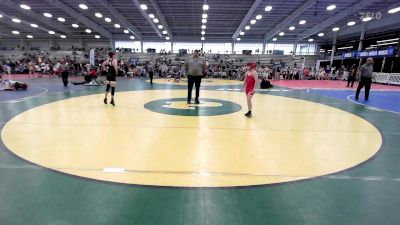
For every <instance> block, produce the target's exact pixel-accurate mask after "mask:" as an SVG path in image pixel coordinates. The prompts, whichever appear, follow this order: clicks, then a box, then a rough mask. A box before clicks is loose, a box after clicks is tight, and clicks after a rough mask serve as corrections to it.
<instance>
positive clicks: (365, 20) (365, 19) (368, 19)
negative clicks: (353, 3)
mask: <svg viewBox="0 0 400 225" xmlns="http://www.w3.org/2000/svg"><path fill="white" fill-rule="evenodd" d="M370 20H372V17H364V18H363V19H362V21H364V22H368V21H370Z"/></svg>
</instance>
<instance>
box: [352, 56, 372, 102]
mask: <svg viewBox="0 0 400 225" xmlns="http://www.w3.org/2000/svg"><path fill="white" fill-rule="evenodd" d="M373 65H374V60H373V59H372V58H368V59H367V63H365V64H364V65H362V66H361V67H360V83H358V87H357V92H356V100H358V96H359V95H360V91H361V89H362V88H363V87H364V86H365V101H368V98H369V90H370V89H371V83H372V73H373Z"/></svg>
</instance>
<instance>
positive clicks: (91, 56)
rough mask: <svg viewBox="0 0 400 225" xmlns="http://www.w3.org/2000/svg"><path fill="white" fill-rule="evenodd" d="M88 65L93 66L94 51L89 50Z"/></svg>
mask: <svg viewBox="0 0 400 225" xmlns="http://www.w3.org/2000/svg"><path fill="white" fill-rule="evenodd" d="M89 63H90V65H92V66H94V49H90V53H89Z"/></svg>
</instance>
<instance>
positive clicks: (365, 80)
mask: <svg viewBox="0 0 400 225" xmlns="http://www.w3.org/2000/svg"><path fill="white" fill-rule="evenodd" d="M371 83H372V78H368V77H361V80H360V83H359V84H358V87H357V92H356V99H358V96H359V95H360V91H361V89H362V88H363V87H364V86H365V100H368V98H369V90H370V89H371Z"/></svg>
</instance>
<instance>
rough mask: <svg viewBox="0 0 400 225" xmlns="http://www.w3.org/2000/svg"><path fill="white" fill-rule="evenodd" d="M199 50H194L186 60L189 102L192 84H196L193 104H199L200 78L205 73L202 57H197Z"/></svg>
mask: <svg viewBox="0 0 400 225" xmlns="http://www.w3.org/2000/svg"><path fill="white" fill-rule="evenodd" d="M199 56H200V55H199V50H195V51H194V53H193V57H191V58H189V59H188V60H186V65H185V66H186V74H187V75H188V96H187V103H188V104H190V101H191V99H192V89H193V84H195V86H196V98H195V102H194V103H195V104H200V102H199V97H200V84H201V79H202V78H203V76H204V75H206V74H207V64H206V61H205V60H204V59H203V58H200V57H199Z"/></svg>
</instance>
